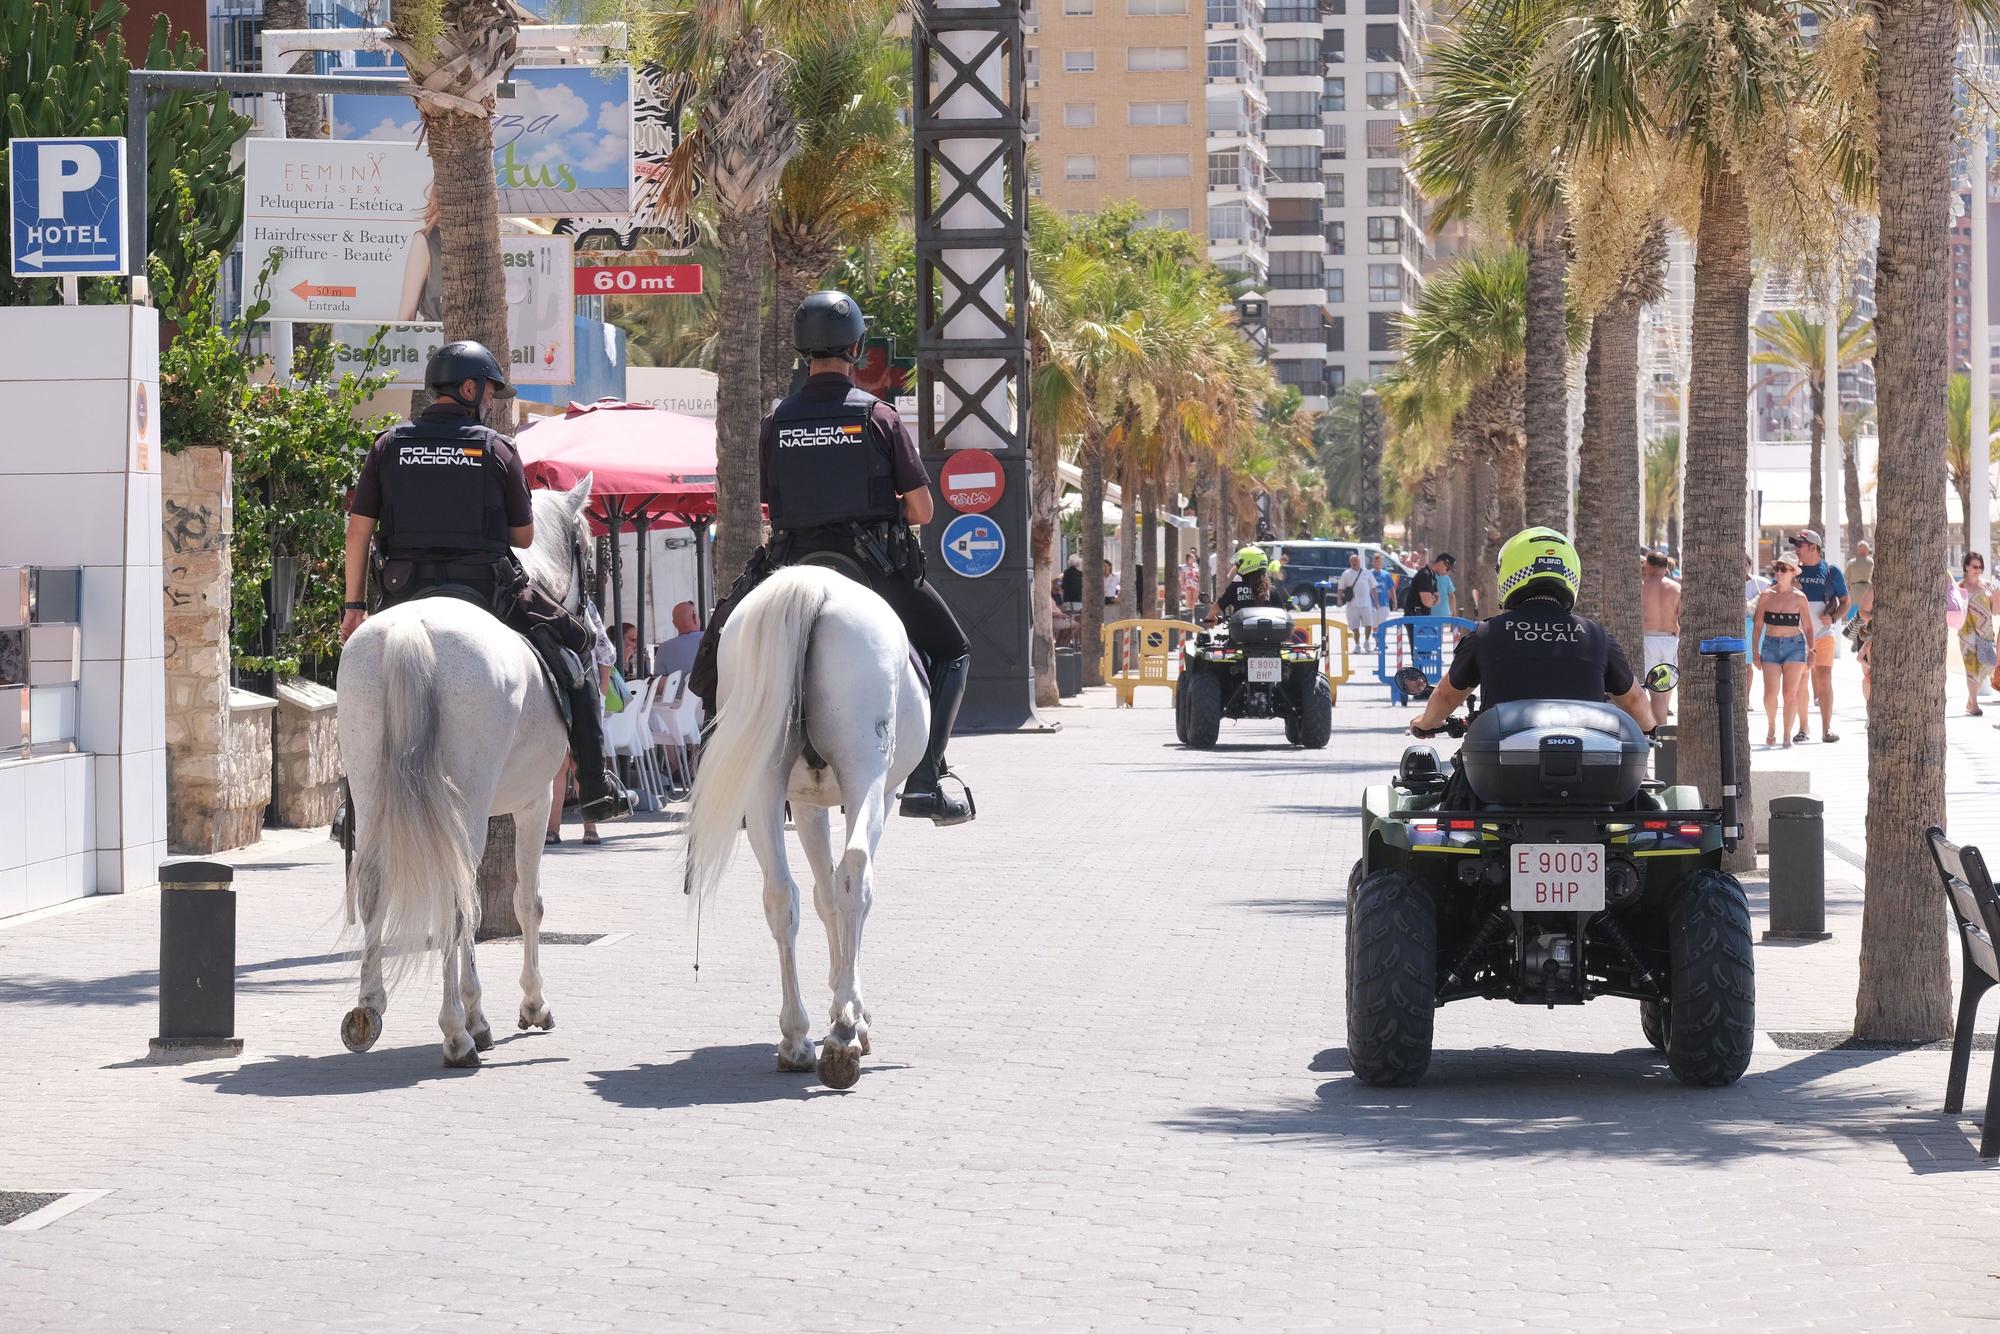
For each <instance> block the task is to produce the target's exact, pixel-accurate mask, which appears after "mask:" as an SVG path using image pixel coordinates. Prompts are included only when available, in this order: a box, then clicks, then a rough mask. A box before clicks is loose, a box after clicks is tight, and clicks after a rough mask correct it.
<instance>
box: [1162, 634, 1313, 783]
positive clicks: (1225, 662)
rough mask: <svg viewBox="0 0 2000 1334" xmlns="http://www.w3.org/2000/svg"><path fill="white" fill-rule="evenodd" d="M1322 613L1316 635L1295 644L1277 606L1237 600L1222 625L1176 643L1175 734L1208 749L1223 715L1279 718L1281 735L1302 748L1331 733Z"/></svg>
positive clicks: (1220, 727) (1230, 716) (1215, 737)
mask: <svg viewBox="0 0 2000 1334" xmlns="http://www.w3.org/2000/svg"><path fill="white" fill-rule="evenodd" d="M1325 620H1326V613H1325V611H1324V610H1322V611H1321V613H1320V621H1321V627H1320V642H1319V643H1318V644H1302V643H1294V642H1293V638H1292V615H1291V613H1290V612H1288V611H1286V610H1285V609H1284V608H1282V607H1242V608H1239V609H1238V610H1237V611H1236V612H1235V613H1233V614H1232V615H1231V616H1230V618H1229V621H1228V623H1227V624H1226V625H1222V626H1218V627H1217V628H1215V629H1214V630H1204V631H1202V632H1201V633H1199V634H1196V635H1193V636H1190V637H1189V638H1188V639H1186V640H1183V641H1182V643H1181V672H1180V679H1179V680H1178V681H1176V682H1175V683H1174V735H1175V736H1176V737H1178V738H1179V739H1180V741H1181V743H1182V744H1183V745H1186V746H1191V747H1193V748H1194V749H1196V750H1207V749H1208V748H1209V747H1210V746H1213V745H1214V744H1215V742H1216V739H1217V738H1218V737H1219V736H1220V735H1221V733H1222V720H1223V719H1224V718H1282V719H1283V720H1284V723H1285V740H1287V741H1289V742H1291V743H1292V744H1293V745H1295V746H1304V747H1305V748H1306V749H1307V750H1321V749H1324V748H1325V746H1326V743H1327V742H1328V741H1330V740H1332V739H1333V687H1332V686H1331V685H1329V684H1327V680H1326V672H1325V662H1326V644H1327V636H1326V627H1325Z"/></svg>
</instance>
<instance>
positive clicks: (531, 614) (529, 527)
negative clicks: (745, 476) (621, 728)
mask: <svg viewBox="0 0 2000 1334" xmlns="http://www.w3.org/2000/svg"><path fill="white" fill-rule="evenodd" d="M424 384H425V385H427V386H428V387H429V388H430V389H431V390H433V391H434V392H435V393H436V394H437V398H436V399H435V400H434V401H433V402H432V403H431V405H430V406H429V407H427V408H425V409H424V410H423V411H422V412H421V413H419V414H418V416H417V419H416V420H415V421H409V422H404V423H403V424H402V425H400V426H396V427H393V428H391V429H390V430H388V431H385V432H384V433H383V434H382V437H381V438H380V439H379V440H377V441H376V442H375V447H374V448H373V449H371V450H369V451H368V458H367V460H366V461H365V462H364V463H363V464H362V465H361V476H360V479H359V480H358V481H357V482H356V483H355V486H354V496H353V499H352V500H351V501H350V502H349V505H348V518H347V601H346V603H345V610H344V612H343V613H342V616H341V623H340V638H341V641H342V642H343V643H344V642H346V640H347V637H348V636H349V635H351V634H353V633H354V631H355V630H356V629H357V628H358V627H359V626H360V624H361V622H362V621H363V620H364V619H365V618H366V616H367V603H365V602H364V601H363V600H362V590H363V585H364V581H365V578H366V572H367V560H368V546H369V541H370V539H371V538H372V539H373V540H374V544H375V550H376V557H377V559H376V576H377V583H378V586H379V588H380V591H381V598H380V602H381V605H382V606H383V607H393V606H395V605H396V604H397V603H399V602H408V601H410V600H411V599H413V598H416V597H420V596H423V595H424V594H427V593H429V594H439V593H448V594H450V595H452V596H456V597H459V598H462V599H464V600H466V601H469V602H473V603H475V604H477V605H479V606H483V607H485V608H487V609H488V610H489V611H491V612H492V613H493V614H494V615H495V616H497V617H499V618H500V619H501V620H502V621H503V622H505V623H506V624H507V625H508V626H509V627H511V628H512V629H514V630H517V631H519V632H520V633H522V634H523V635H526V636H527V638H528V641H529V642H530V643H531V644H533V645H534V646H535V651H536V653H538V654H539V655H540V656H541V658H542V660H543V661H544V662H546V663H547V664H548V665H549V668H550V670H551V671H552V672H553V673H554V674H555V677H556V680H557V681H559V682H560V683H561V684H562V686H563V689H564V693H565V695H566V696H567V698H568V703H569V715H570V717H569V744H570V753H571V754H572V755H574V756H575V757H576V768H577V787H578V791H579V794H580V795H581V797H582V813H583V817H584V818H585V819H587V820H614V819H618V818H619V817H621V816H624V815H627V814H630V812H631V807H630V805H629V804H628V803H627V801H626V799H625V790H624V786H623V785H622V784H621V783H619V782H618V780H617V778H616V776H615V775H613V774H611V773H609V772H608V771H607V770H606V768H605V764H604V735H603V724H602V721H601V720H600V718H599V716H598V701H597V690H596V679H595V677H594V676H593V675H592V674H590V673H589V672H587V671H586V669H585V667H584V663H585V662H587V661H589V657H590V651H591V646H592V641H593V638H594V636H593V635H592V634H591V631H590V629H589V627H588V626H586V625H585V624H584V623H583V621H582V620H580V619H579V618H578V617H577V616H576V615H574V614H573V613H571V612H570V611H569V610H568V609H567V608H565V607H563V606H561V605H560V604H558V603H557V602H555V601H554V600H553V599H551V598H550V597H549V596H548V595H547V594H546V593H543V592H542V591H541V590H540V589H538V588H536V587H535V586H534V585H533V584H531V583H529V582H528V577H527V574H526V572H525V571H523V570H522V569H521V566H520V563H519V561H517V560H516V559H515V557H514V548H516V547H528V546H531V545H533V543H534V540H535V514H534V508H533V505H532V504H531V502H530V500H529V497H528V479H527V476H526V474H525V473H524V472H523V471H522V468H521V456H520V454H519V453H517V452H516V451H515V448H514V442H513V441H512V440H509V439H508V438H507V437H506V436H504V435H501V434H500V433H499V432H498V431H495V430H493V429H491V428H490V427H488V426H485V425H483V424H482V423H481V421H480V415H481V413H482V412H483V411H484V410H485V407H486V404H487V402H488V401H489V400H490V399H504V398H512V397H513V395H514V390H513V388H512V387H511V386H510V385H509V384H508V383H507V373H506V371H505V370H503V369H502V368H501V365H500V362H499V361H498V359H496V358H495V357H494V355H493V354H492V353H491V352H489V351H487V350H486V348H485V347H484V346H483V345H481V344H479V343H472V342H458V343H446V344H445V345H444V346H443V347H441V348H439V349H438V350H437V352H435V353H434V354H432V356H431V359H430V364H429V365H428V366H427V367H426V368H425V371H424Z"/></svg>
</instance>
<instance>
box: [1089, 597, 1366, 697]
mask: <svg viewBox="0 0 2000 1334" xmlns="http://www.w3.org/2000/svg"><path fill="white" fill-rule="evenodd" d="M1199 628H1200V627H1199V626H1197V625H1195V624H1193V623H1192V622H1190V621H1155V620H1130V621H1112V622H1111V623H1110V624H1108V625H1106V626H1105V627H1104V665H1103V670H1104V680H1105V683H1106V684H1107V685H1109V686H1111V687H1112V688H1113V689H1114V690H1116V691H1117V692H1118V707H1119V708H1121V709H1129V708H1131V707H1132V697H1133V694H1134V693H1135V692H1136V691H1137V690H1138V689H1139V687H1140V686H1162V687H1164V688H1166V689H1168V690H1171V689H1173V688H1174V682H1175V680H1176V679H1177V678H1178V677H1179V676H1180V661H1181V641H1182V640H1184V639H1186V638H1187V637H1188V636H1190V635H1192V634H1194V633H1195V631H1196V630H1198V629H1199ZM1292 628H1293V631H1294V633H1297V634H1302V635H1303V636H1304V637H1305V642H1306V643H1308V644H1318V643H1319V613H1318V612H1317V611H1314V612H1297V613H1294V615H1293V617H1292ZM1326 628H1327V633H1328V634H1330V635H1332V636H1333V639H1334V642H1335V643H1336V644H1337V645H1338V646H1339V653H1338V656H1339V659H1340V662H1339V666H1338V668H1337V669H1336V667H1335V664H1334V657H1335V655H1334V654H1333V653H1329V654H1327V656H1326V659H1325V661H1326V666H1325V669H1324V670H1325V673H1326V683H1327V685H1328V687H1329V688H1331V689H1332V691H1333V698H1334V702H1335V703H1339V702H1340V687H1341V686H1342V685H1343V684H1344V683H1345V682H1346V681H1347V680H1348V679H1349V678H1350V677H1352V676H1353V675H1354V668H1353V664H1352V663H1351V661H1350V660H1349V657H1348V651H1347V649H1348V644H1347V627H1346V626H1345V625H1344V624H1343V623H1342V622H1341V620H1340V618H1339V617H1336V616H1329V617H1328V618H1327V622H1326Z"/></svg>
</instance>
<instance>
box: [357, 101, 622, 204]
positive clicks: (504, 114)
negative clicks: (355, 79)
mask: <svg viewBox="0 0 2000 1334" xmlns="http://www.w3.org/2000/svg"><path fill="white" fill-rule="evenodd" d="M382 73H384V74H386V75H390V76H393V77H396V78H401V77H403V74H404V71H403V70H402V69H401V67H400V66H399V67H396V68H393V69H386V70H384V71H382ZM508 77H509V79H510V81H511V82H512V83H513V85H514V96H512V97H511V98H502V99H501V100H500V101H499V102H498V103H497V104H496V106H495V108H494V113H493V175H494V179H495V182H496V183H497V184H498V186H499V187H500V212H501V214H502V216H505V217H516V218H554V217H566V216H569V215H572V214H579V213H583V214H602V213H612V214H620V215H623V214H627V213H630V212H631V211H632V189H633V158H632V70H631V67H630V66H628V65H517V66H515V68H514V72H513V73H512V74H511V75H509V76H508ZM331 100H332V107H333V112H332V137H333V138H334V139H336V140H365V141H371V142H378V143H414V142H416V140H417V138H418V133H419V131H420V130H421V129H422V128H423V122H422V120H421V119H420V118H419V117H418V115H417V109H416V106H415V104H414V103H412V102H411V101H410V100H409V99H407V98H400V97H372V96H367V95H363V94H352V95H347V96H336V97H334V98H333V99H331Z"/></svg>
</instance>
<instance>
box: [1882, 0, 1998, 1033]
mask: <svg viewBox="0 0 2000 1334" xmlns="http://www.w3.org/2000/svg"><path fill="white" fill-rule="evenodd" d="M1964 8H1965V9H1971V10H1974V11H1975V12H1976V13H1978V14H1979V15H1980V17H1982V18H1991V17H1992V13H1991V6H1990V5H1989V4H1987V3H1985V0H1981V2H1980V3H1978V4H1976V5H1974V4H1967V5H1966V6H1965V7H1964ZM1872 13H1873V17H1874V23H1875V42H1874V58H1875V61H1876V68H1877V83H1876V95H1877V97H1878V98H1879V100H1880V108H1879V112H1878V114H1877V117H1876V123H1877V124H1878V126H1879V129H1878V131H1877V140H1876V150H1877V166H1876V181H1877V186H1878V190H1879V193H1880V198H1881V224H1880V233H1879V238H1878V240H1877V243H1876V251H1875V254H1876V277H1875V340H1876V349H1875V370H1876V375H1875V381H1876V386H1877V389H1876V394H1877V405H1876V412H1877V420H1878V421H1879V423H1880V431H1881V438H1882V448H1881V453H1880V456H1879V461H1878V463H1877V465H1876V491H1875V533H1876V538H1877V545H1878V547H1879V548H1880V549H1881V550H1882V551H1884V552H1894V553H1895V554H1896V559H1894V560H1889V561H1883V562H1882V563H1881V564H1880V566H1879V567H1878V568H1877V570H1876V572H1875V632H1874V635H1873V636H1872V638H1871V640H1870V647H1869V650H1868V652H1869V657H1870V659H1871V661H1872V666H1873V669H1874V671H1875V673H1876V678H1875V679H1876V680H1878V681H1894V682H1896V683H1897V688H1896V689H1894V690H1884V691H1879V692H1877V693H1876V694H1875V695H1874V696H1873V697H1872V698H1871V699H1870V701H1869V708H1868V775H1869V783H1868V865H1867V877H1868V893H1867V897H1866V902H1865V906H1864V907H1863V909H1862V918H1861V980H1860V985H1859V987H1858V988H1857V991H1856V996H1855V1007H1854V1010H1855V1013H1854V1031H1855V1034H1856V1036H1858V1037H1864V1038H1941V1037H1944V1036H1945V1035H1946V1034H1948V1033H1950V1032H1951V971H1950V966H1949V963H1948V961H1947V959H1946V954H1945V948H1946V947H1945V924H1944V920H1943V918H1942V917H1941V916H1940V915H1939V914H1938V912H1937V889H1936V882H1935V880H1933V879H1932V878H1931V867H1930V854H1929V850H1928V849H1927V848H1926V846H1925V843H1924V835H1923V831H1924V829H1925V828H1927V827H1928V826H1930V825H1934V824H1942V823H1943V822H1944V814H1945V804H1944V772H1945V734H1944V711H1943V710H1942V709H1940V708H1939V707H1938V701H1939V700H1940V699H1942V698H1944V692H1945V688H1946V687H1945V669H1944V658H1945V655H1944V654H1943V653H1941V652H1939V648H1940V645H1939V643H1938V639H1939V634H1940V630H1939V626H1938V615H1937V596H1938V572H1939V571H1940V570H1942V569H1944V568H1945V565H1946V560H1947V557H1946V540H1945V522H1946V515H1945V508H1944V488H1945V480H1946V465H1945V437H1946V432H1947V429H1948V428H1947V425H1946V421H1945V410H1946V394H1947V384H1946V379H1947V365H1948V363H1947V361H1946V358H1947V356H1948V355H1949V350H1948V348H1947V346H1946V341H1945V330H1946V329H1947V328H1948V327H1949V324H1950V319H1951V306H1950V297H1949V293H1948V291H1947V287H1946V282H1947V277H1948V275H1949V274H1950V272H1951V264H1950V260H1951V255H1950V252H1949V251H1948V249H1947V247H1948V246H1949V244H1950V241H1949V239H1948V232H1949V229H1950V226H1951V205H1950V200H1951V195H1952V192H1953V186H1952V182H1951V157H1952V154H1951V137H1950V136H1951V134H1952V125H1953V97H1954V93H1955V88H1954V74H1953V68H1952V64H1953V55H1954V50H1955V48H1956V46H1957V44H1958V40H1959V26H1960V17H1961V13H1962V10H1961V6H1960V5H1958V4H1956V3H1953V0H1910V2H1909V3H1907V4H1895V5H1885V6H1882V7H1881V8H1879V9H1876V10H1874V11H1872Z"/></svg>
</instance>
